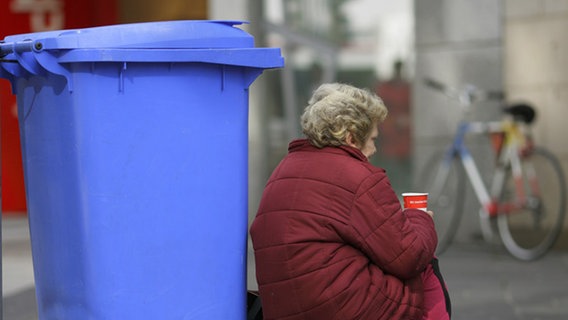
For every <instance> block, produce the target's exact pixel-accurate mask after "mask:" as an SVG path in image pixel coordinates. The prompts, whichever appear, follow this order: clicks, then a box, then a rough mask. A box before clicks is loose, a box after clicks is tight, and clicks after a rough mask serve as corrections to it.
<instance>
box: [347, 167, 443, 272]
mask: <svg viewBox="0 0 568 320" xmlns="http://www.w3.org/2000/svg"><path fill="white" fill-rule="evenodd" d="M350 220H351V221H350V224H351V228H352V231H353V233H354V241H355V245H356V246H357V247H358V248H359V250H361V251H362V252H364V253H365V254H366V255H367V257H369V259H370V260H371V261H372V263H373V264H375V265H377V266H378V267H379V268H380V269H382V270H383V271H384V272H385V273H388V274H392V275H394V276H396V277H398V278H400V279H409V278H412V277H414V276H416V275H417V274H419V273H420V272H421V271H422V270H424V268H425V267H426V265H427V264H428V263H429V262H430V261H431V260H432V258H433V256H434V251H435V249H436V245H437V242H438V239H437V236H436V231H435V229H434V221H433V219H432V218H431V217H430V216H429V215H428V214H427V213H425V212H423V211H421V210H418V209H407V210H402V208H401V205H400V202H399V200H398V198H397V196H396V194H395V193H394V190H393V189H392V187H391V185H390V182H389V180H388V178H387V176H386V174H385V173H384V171H383V172H380V173H375V174H373V175H372V176H371V177H369V178H367V179H365V181H364V182H363V183H362V184H361V186H360V188H359V191H358V192H357V194H356V195H355V198H354V201H353V204H352V210H351V215H350Z"/></svg>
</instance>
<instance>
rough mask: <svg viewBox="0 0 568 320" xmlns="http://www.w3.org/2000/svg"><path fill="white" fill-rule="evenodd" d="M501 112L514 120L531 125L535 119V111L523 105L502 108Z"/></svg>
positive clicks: (529, 106)
mask: <svg viewBox="0 0 568 320" xmlns="http://www.w3.org/2000/svg"><path fill="white" fill-rule="evenodd" d="M503 112H505V113H507V114H510V115H512V116H513V118H514V119H515V120H518V121H523V122H524V123H526V124H531V123H532V122H533V121H534V119H535V118H536V111H535V110H534V108H533V107H532V106H531V105H528V104H525V103H518V104H513V105H510V106H507V107H504V108H503Z"/></svg>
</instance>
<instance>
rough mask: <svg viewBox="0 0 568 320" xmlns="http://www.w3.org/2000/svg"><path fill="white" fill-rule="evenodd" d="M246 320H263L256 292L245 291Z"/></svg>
mask: <svg viewBox="0 0 568 320" xmlns="http://www.w3.org/2000/svg"><path fill="white" fill-rule="evenodd" d="M247 320H263V317H262V304H261V303H260V296H259V295H258V291H250V290H249V291H247Z"/></svg>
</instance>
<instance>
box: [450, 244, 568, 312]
mask: <svg viewBox="0 0 568 320" xmlns="http://www.w3.org/2000/svg"><path fill="white" fill-rule="evenodd" d="M440 268H442V272H443V274H444V277H445V280H446V283H447V285H448V289H449V290H450V294H451V298H452V306H453V311H452V314H453V317H452V319H460V320H474V319H475V320H490V319H495V320H497V319H498V320H508V319H511V320H512V319H519V320H566V319H568V251H566V250H555V251H552V252H550V253H549V254H547V255H546V256H545V257H543V258H542V259H540V260H538V261H533V262H522V261H518V260H516V259H514V258H512V257H510V256H509V255H508V254H507V253H506V252H505V251H504V249H502V248H499V247H495V246H493V247H492V246H490V245H487V244H472V243H469V244H456V245H454V246H452V247H451V248H450V249H448V252H446V253H445V254H444V255H442V256H441V257H440Z"/></svg>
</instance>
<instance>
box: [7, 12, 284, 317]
mask: <svg viewBox="0 0 568 320" xmlns="http://www.w3.org/2000/svg"><path fill="white" fill-rule="evenodd" d="M239 24H241V22H238V21H164V22H148V23H134V24H123V25H114V26H103V27H94V28H86V29H75V30H59V31H48V32H40V33H31V34H20V35H13V36H8V37H6V38H5V39H4V41H2V42H0V77H2V78H6V79H8V80H9V81H10V82H11V85H12V90H13V93H14V94H15V95H16V97H17V103H18V118H19V125H20V134H21V144H22V155H23V161H24V175H25V177H24V180H25V184H26V198H27V206H28V217H29V223H30V235H31V244H32V258H33V265H34V276H35V285H36V297H37V304H38V312H39V318H40V319H44V320H47V319H49V320H51V319H57V320H62V319H72V320H76V319H81V320H85V319H224V320H225V319H244V318H245V313H246V259H247V252H246V251H247V249H246V237H247V176H248V167H247V165H248V161H247V157H248V96H249V94H248V89H249V86H250V85H251V84H252V82H253V81H254V80H255V79H256V78H257V77H258V76H259V75H260V74H261V73H262V72H263V71H264V70H265V69H269V68H279V67H282V66H283V58H282V56H281V53H280V49H278V48H255V47H254V39H253V37H252V36H251V35H250V34H248V33H247V32H245V31H243V30H242V29H240V28H238V27H236V26H238V25H239Z"/></svg>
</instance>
